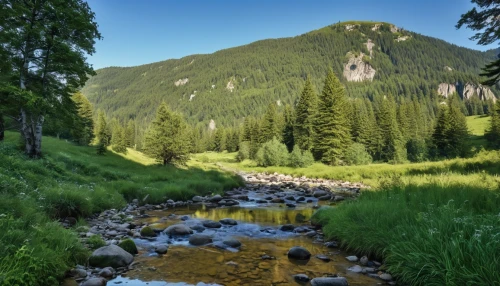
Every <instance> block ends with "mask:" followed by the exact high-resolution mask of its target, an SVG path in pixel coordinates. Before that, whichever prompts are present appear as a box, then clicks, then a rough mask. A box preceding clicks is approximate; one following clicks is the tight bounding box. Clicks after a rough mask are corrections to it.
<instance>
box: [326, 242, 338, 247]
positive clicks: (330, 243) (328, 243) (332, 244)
mask: <svg viewBox="0 0 500 286" xmlns="http://www.w3.org/2000/svg"><path fill="white" fill-rule="evenodd" d="M324 245H325V246H326V247H328V248H338V247H339V244H338V243H337V242H336V241H328V242H325V244H324Z"/></svg>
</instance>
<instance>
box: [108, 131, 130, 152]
mask: <svg viewBox="0 0 500 286" xmlns="http://www.w3.org/2000/svg"><path fill="white" fill-rule="evenodd" d="M111 142H112V146H111V148H113V151H115V152H118V153H127V143H126V138H125V128H123V127H122V126H121V125H119V124H118V125H116V126H115V127H114V129H113V135H112V137H111Z"/></svg>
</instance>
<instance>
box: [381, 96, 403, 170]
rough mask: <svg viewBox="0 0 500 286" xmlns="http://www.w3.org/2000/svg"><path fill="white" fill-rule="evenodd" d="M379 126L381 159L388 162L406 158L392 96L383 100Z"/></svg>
mask: <svg viewBox="0 0 500 286" xmlns="http://www.w3.org/2000/svg"><path fill="white" fill-rule="evenodd" d="M378 126H379V128H380V135H381V139H382V141H381V143H382V144H381V149H380V159H382V160H384V161H387V162H401V161H404V160H406V155H405V152H404V151H405V148H404V143H403V140H402V136H401V133H400V132H399V127H398V122H397V117H396V104H395V102H394V100H393V99H392V97H391V96H387V97H385V98H384V99H383V100H382V103H381V105H380V110H379V114H378Z"/></svg>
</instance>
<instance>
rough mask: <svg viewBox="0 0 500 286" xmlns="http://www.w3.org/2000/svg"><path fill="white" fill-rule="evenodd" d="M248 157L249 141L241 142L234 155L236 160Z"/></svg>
mask: <svg viewBox="0 0 500 286" xmlns="http://www.w3.org/2000/svg"><path fill="white" fill-rule="evenodd" d="M249 158H250V143H249V142H246V141H245V142H241V143H240V150H238V155H236V160H237V161H238V162H241V161H243V160H246V159H249Z"/></svg>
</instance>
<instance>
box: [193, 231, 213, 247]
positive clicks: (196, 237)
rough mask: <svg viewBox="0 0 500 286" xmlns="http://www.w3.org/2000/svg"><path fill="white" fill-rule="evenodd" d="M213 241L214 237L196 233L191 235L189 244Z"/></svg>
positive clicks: (202, 243)
mask: <svg viewBox="0 0 500 286" xmlns="http://www.w3.org/2000/svg"><path fill="white" fill-rule="evenodd" d="M211 242H212V238H211V237H210V236H208V235H205V234H200V233H196V234H193V235H191V237H189V244H192V245H204V244H209V243H211Z"/></svg>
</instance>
